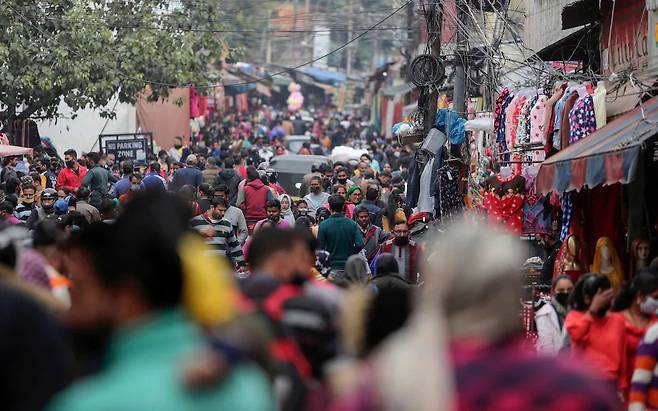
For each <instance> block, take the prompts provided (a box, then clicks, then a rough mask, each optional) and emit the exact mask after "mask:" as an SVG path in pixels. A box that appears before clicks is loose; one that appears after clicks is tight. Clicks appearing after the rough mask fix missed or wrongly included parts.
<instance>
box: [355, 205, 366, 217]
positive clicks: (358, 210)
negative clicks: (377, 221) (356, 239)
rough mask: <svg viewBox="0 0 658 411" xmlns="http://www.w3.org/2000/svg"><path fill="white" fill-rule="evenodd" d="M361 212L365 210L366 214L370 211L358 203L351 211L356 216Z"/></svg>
mask: <svg viewBox="0 0 658 411" xmlns="http://www.w3.org/2000/svg"><path fill="white" fill-rule="evenodd" d="M363 212H366V213H368V215H370V211H369V210H368V209H367V208H366V206H364V205H358V206H357V207H356V208H355V209H354V213H353V215H354V216H355V217H356V216H358V215H359V214H360V213H363Z"/></svg>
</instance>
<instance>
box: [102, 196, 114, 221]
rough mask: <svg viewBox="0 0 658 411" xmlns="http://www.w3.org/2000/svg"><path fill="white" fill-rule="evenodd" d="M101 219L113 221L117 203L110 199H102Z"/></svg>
mask: <svg viewBox="0 0 658 411" xmlns="http://www.w3.org/2000/svg"><path fill="white" fill-rule="evenodd" d="M99 211H100V212H101V218H102V219H103V220H113V219H115V218H117V203H116V201H114V200H113V199H111V198H104V199H103V200H102V201H101V208H100V210H99Z"/></svg>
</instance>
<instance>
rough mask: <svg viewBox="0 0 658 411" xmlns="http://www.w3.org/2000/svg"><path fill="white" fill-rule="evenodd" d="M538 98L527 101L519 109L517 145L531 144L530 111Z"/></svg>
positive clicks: (515, 142) (515, 141)
mask: <svg viewBox="0 0 658 411" xmlns="http://www.w3.org/2000/svg"><path fill="white" fill-rule="evenodd" d="M537 98H538V96H535V97H533V98H530V99H527V100H526V101H525V102H524V103H523V105H521V108H520V109H519V115H518V120H517V121H518V125H517V127H516V138H515V140H514V144H515V145H521V144H528V143H529V142H530V127H531V125H530V123H531V121H530V110H532V107H533V106H534V105H535V102H536V101H537Z"/></svg>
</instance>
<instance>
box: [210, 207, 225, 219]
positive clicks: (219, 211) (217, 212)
mask: <svg viewBox="0 0 658 411" xmlns="http://www.w3.org/2000/svg"><path fill="white" fill-rule="evenodd" d="M225 213H226V207H224V206H223V205H218V206H215V207H213V208H212V218H213V220H221V219H222V218H224V214H225Z"/></svg>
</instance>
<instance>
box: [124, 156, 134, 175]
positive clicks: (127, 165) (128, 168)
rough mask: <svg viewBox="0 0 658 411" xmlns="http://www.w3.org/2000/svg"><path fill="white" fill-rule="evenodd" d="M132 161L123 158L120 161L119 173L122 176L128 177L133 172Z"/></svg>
mask: <svg viewBox="0 0 658 411" xmlns="http://www.w3.org/2000/svg"><path fill="white" fill-rule="evenodd" d="M133 167H134V165H133V162H132V160H124V161H123V162H122V163H121V173H122V174H123V176H124V177H128V176H129V175H131V174H132V173H133V169H134V168H133Z"/></svg>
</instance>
